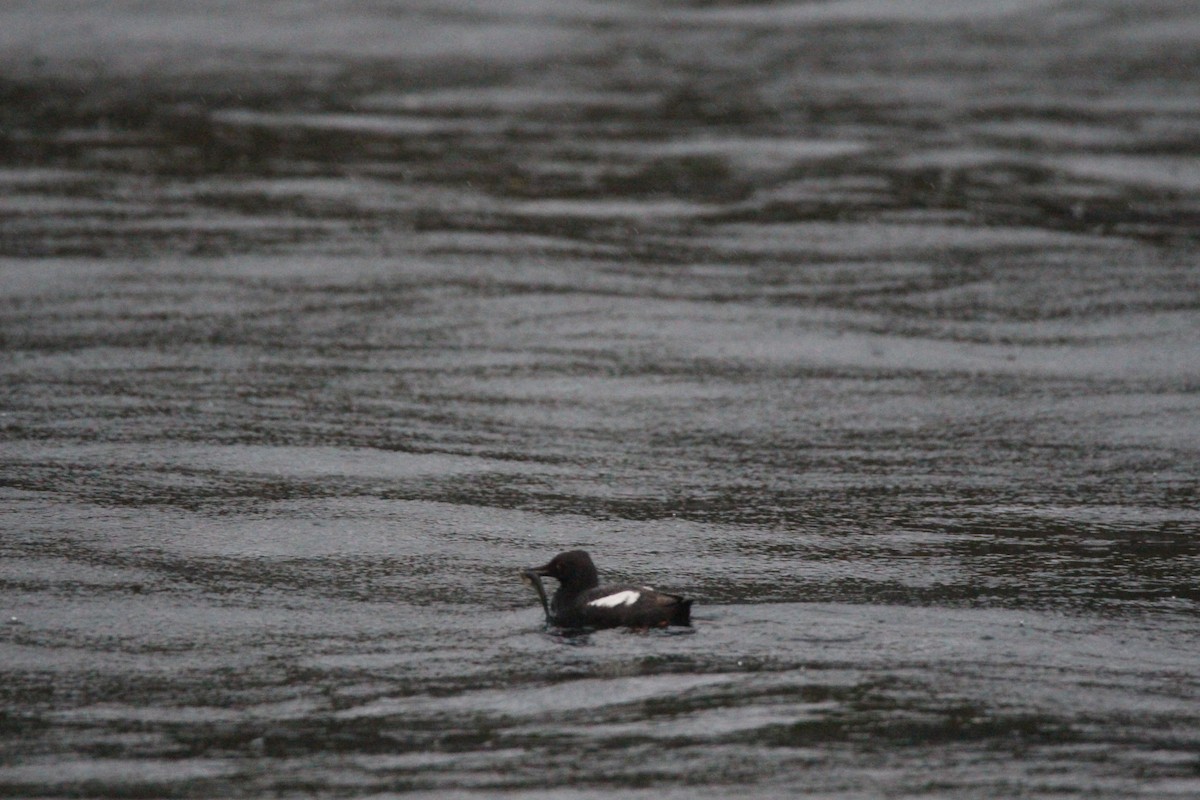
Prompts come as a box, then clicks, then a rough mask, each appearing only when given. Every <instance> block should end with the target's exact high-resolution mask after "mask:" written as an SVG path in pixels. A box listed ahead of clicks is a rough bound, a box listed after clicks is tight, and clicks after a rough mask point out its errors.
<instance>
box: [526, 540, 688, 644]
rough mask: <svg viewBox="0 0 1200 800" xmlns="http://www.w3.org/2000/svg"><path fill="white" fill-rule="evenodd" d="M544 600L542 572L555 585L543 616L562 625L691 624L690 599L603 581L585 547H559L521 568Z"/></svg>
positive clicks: (642, 625)
mask: <svg viewBox="0 0 1200 800" xmlns="http://www.w3.org/2000/svg"><path fill="white" fill-rule="evenodd" d="M525 576H526V577H527V578H529V579H530V581H531V582H532V583H533V584H534V587H535V588H537V589H538V594H539V595H540V596H541V597H542V604H543V606H546V599H545V592H544V590H542V589H541V581H540V578H543V577H544V578H554V579H556V580H557V581H558V584H559V586H558V591H556V592H555V593H554V598H553V599H552V600H551V601H550V603H549V606H548V607H546V617H547V619H548V620H549V621H550V622H551V623H553V624H555V625H559V626H561V627H563V628H665V627H666V626H668V625H691V624H692V619H691V614H692V601H691V600H688V599H686V598H683V597H680V596H679V595H677V594H667V593H665V592H656V591H654V589H651V588H650V587H649V586H632V585H619V586H601V585H600V575H599V574H598V573H597V572H596V565H595V564H593V563H592V557H591V556H589V555H588V554H587V553H586V552H584V551H583V550H570V551H568V552H566V553H559V554H558V555H556V556H555V557H554V558H552V559H550V563H548V564H546V565H544V566H541V567H533V568H532V569H527V570H525Z"/></svg>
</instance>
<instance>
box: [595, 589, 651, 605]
mask: <svg viewBox="0 0 1200 800" xmlns="http://www.w3.org/2000/svg"><path fill="white" fill-rule="evenodd" d="M641 596H642V593H641V592H635V591H633V590H632V589H627V590H625V591H623V592H617V593H616V594H610V595H605V596H604V597H597V598H596V599H595V600H593V601H592V602H590V603H588V605H589V606H599V607H600V608H616V607H617V606H631V605H633V604H634V603H636V602H637V601H638V598H639V597H641Z"/></svg>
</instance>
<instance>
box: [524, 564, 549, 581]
mask: <svg viewBox="0 0 1200 800" xmlns="http://www.w3.org/2000/svg"><path fill="white" fill-rule="evenodd" d="M525 574H526V575H528V576H529V577H531V578H532V577H535V576H536V577H539V578H548V577H550V575H551V572H550V565H549V564H543V565H542V566H540V567H530V568H529V569H527V570H525Z"/></svg>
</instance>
